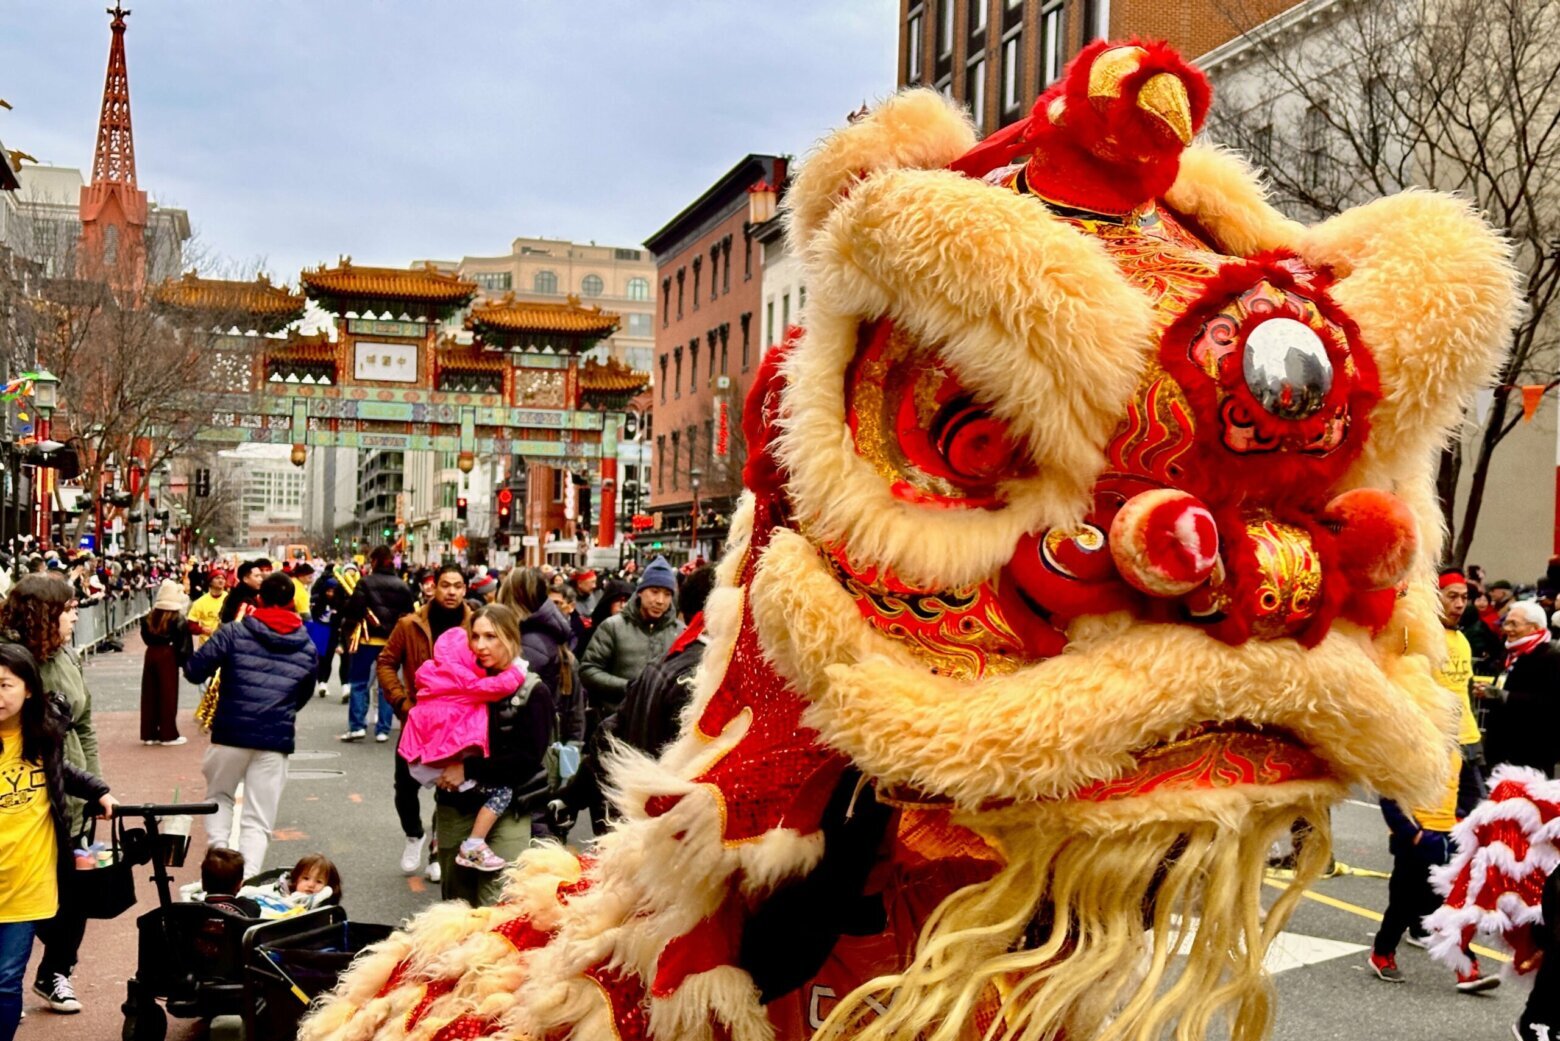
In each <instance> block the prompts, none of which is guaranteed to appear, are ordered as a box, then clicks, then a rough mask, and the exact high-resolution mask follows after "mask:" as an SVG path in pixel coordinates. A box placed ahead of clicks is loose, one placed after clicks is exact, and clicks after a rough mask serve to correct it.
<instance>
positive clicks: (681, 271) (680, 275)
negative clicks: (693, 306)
mask: <svg viewBox="0 0 1560 1041" xmlns="http://www.w3.org/2000/svg"><path fill="white" fill-rule="evenodd" d="M687 275H688V269H687V268H678V269H677V320H678V321H682V316H683V306H682V305H683V281H684V279H685V278H686V277H687Z"/></svg>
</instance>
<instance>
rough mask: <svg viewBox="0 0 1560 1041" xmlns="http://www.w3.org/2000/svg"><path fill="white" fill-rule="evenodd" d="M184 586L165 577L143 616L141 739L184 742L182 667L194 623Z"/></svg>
mask: <svg viewBox="0 0 1560 1041" xmlns="http://www.w3.org/2000/svg"><path fill="white" fill-rule="evenodd" d="M189 601H190V598H189V596H188V595H187V594H186V593H185V592H184V587H183V586H181V585H179V583H178V582H175V581H174V580H173V579H171V578H168V579H164V580H163V583H162V585H160V586H158V587H157V599H156V600H154V601H153V602H152V609H151V611H150V612H148V613H147V615H146V617H145V618H143V619H141V640H142V642H143V643H145V644H146V658H145V660H144V661H143V662H142V663H141V743H142V744H143V745H182V744H184V741H185V739H184V738H183V737H180V736H179V723H178V715H179V670H180V669H182V668H183V667H184V663H185V662H186V661H188V660H189V657H190V654H191V651H192V642H191V640H190V627H189V626H188V625H186V624H185V621H184V612H185V610H186V609H187V608H188V607H189Z"/></svg>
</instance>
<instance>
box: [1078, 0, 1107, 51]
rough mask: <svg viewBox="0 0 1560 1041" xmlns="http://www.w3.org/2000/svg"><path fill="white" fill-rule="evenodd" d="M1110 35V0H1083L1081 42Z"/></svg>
mask: <svg viewBox="0 0 1560 1041" xmlns="http://www.w3.org/2000/svg"><path fill="white" fill-rule="evenodd" d="M1108 36H1110V0H1083V42H1084V43H1088V42H1089V41H1090V40H1102V39H1105V38H1107V37H1108Z"/></svg>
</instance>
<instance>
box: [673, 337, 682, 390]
mask: <svg viewBox="0 0 1560 1041" xmlns="http://www.w3.org/2000/svg"><path fill="white" fill-rule="evenodd" d="M672 360H673V362H674V363H675V364H674V366H673V367H674V369H675V371H676V375H677V378H676V379H675V380H673V381H672V397H674V398H680V397H682V348H681V347H678V348H677V349H676V350H675V351H673V352H672Z"/></svg>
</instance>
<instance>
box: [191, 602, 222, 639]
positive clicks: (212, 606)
mask: <svg viewBox="0 0 1560 1041" xmlns="http://www.w3.org/2000/svg"><path fill="white" fill-rule="evenodd" d="M226 599H227V593H226V592H225V591H224V592H223V594H222V595H221V596H214V595H212V594H211V593H210V592H207V593H206V594H205V595H203V596H199V597H196V599H195V602H194V603H193V604H191V605H190V613H189V620H190V621H192V622H194V623H195V624H196V625H199V626H200V627H201V628H202V629H204V630H206V631H205V633H204V634H203V635H201V636H197V637H196V638H195V643H196V645H197V646H198V645H200V644H203V643H205V642H206V640H207V638H208V637H210V636H211V634H212V633H214V632H216V631H217V626H219V625H221V624H222V601H224V600H226Z"/></svg>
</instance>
